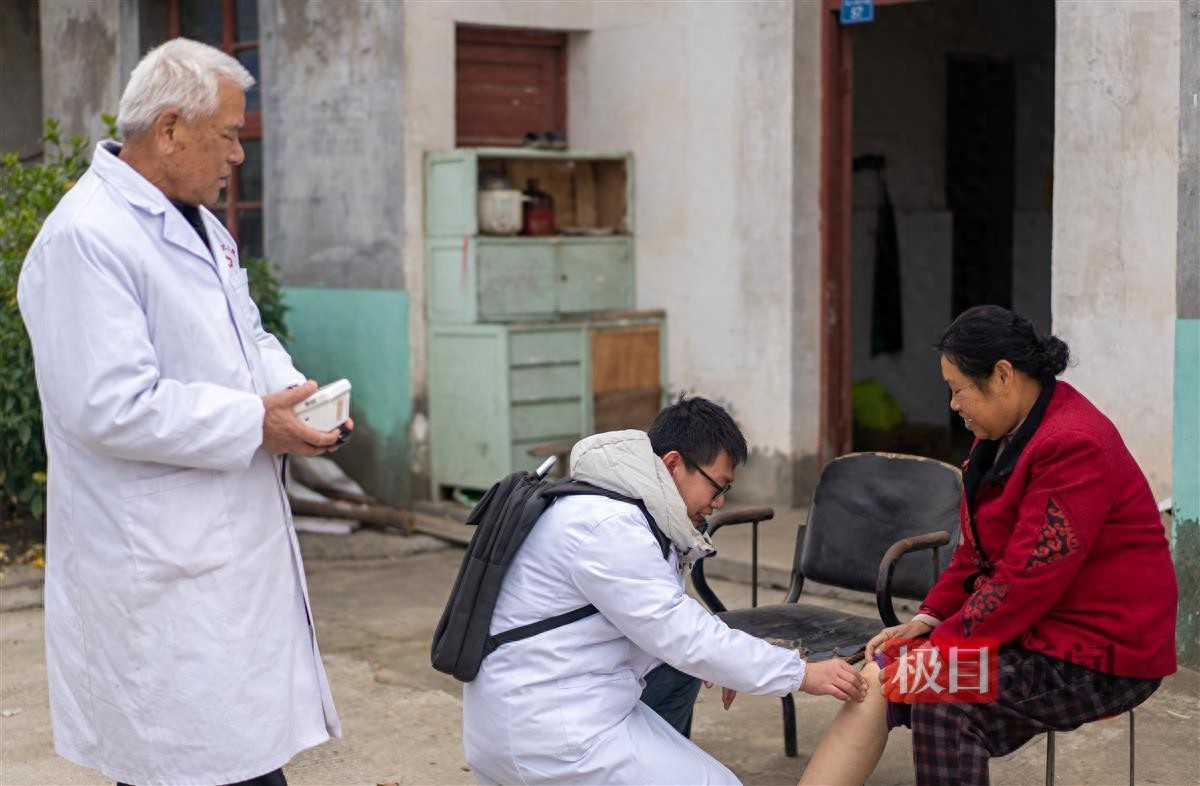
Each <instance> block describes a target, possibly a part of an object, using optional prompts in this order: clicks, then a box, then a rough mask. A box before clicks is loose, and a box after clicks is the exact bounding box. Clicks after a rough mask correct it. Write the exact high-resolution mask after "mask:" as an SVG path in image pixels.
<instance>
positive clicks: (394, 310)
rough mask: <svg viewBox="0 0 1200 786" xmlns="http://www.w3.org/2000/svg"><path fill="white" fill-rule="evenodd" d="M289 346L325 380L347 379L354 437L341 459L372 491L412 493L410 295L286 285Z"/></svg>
mask: <svg viewBox="0 0 1200 786" xmlns="http://www.w3.org/2000/svg"><path fill="white" fill-rule="evenodd" d="M283 296H284V302H285V303H286V304H287V306H288V309H289V310H288V313H287V317H286V320H287V327H288V332H290V333H291V334H292V337H293V338H292V340H291V341H289V342H288V351H289V352H291V354H292V358H293V360H294V361H295V363H296V368H298V369H300V370H301V371H302V372H304V373H305V374H307V375H308V376H309V377H310V378H311V379H315V380H317V382H319V383H321V384H325V383H327V382H332V381H333V380H335V379H339V378H341V377H345V378H346V379H349V380H350V384H351V385H352V386H353V390H352V392H351V395H350V414H351V417H353V418H354V427H355V428H354V437H353V438H352V439H351V441H350V444H348V445H346V446H345V447H344V448H342V449H340V450H339V451H338V452H337V453H336V454H334V457H335V458H336V460H337V462H338V464H339V465H341V467H342V468H343V469H344V470H345V471H346V472H347V473H348V474H349V475H350V476H351V477H353V478H354V479H355V480H357V481H358V482H359V483H360V484H361V485H362V486H363V488H365V489H366V490H367V492H368V493H370V494H373V495H375V496H376V497H378V498H379V499H380V500H382V501H384V502H388V503H391V504H395V505H403V504H407V503H408V502H409V501H410V500H411V498H412V478H411V469H410V468H411V461H410V460H409V444H408V438H409V437H408V434H409V431H408V427H409V421H410V420H411V419H412V397H411V393H410V391H411V386H410V384H409V348H408V292H406V291H404V290H397V289H307V288H298V287H285V288H284V290H283Z"/></svg>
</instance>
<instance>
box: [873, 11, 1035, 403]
mask: <svg viewBox="0 0 1200 786" xmlns="http://www.w3.org/2000/svg"><path fill="white" fill-rule="evenodd" d="M951 55H978V56H986V57H991V58H997V59H1003V60H1009V61H1012V62H1013V64H1014V67H1015V71H1016V110H1017V115H1016V139H1015V150H1014V163H1015V167H1014V172H1013V178H1014V186H1015V200H1014V201H1015V204H1014V213H1013V303H1012V307H1013V309H1014V310H1015V311H1017V312H1018V313H1021V314H1022V315H1024V316H1027V317H1029V318H1030V319H1031V320H1032V321H1033V322H1034V324H1035V325H1036V326H1037V327H1038V328H1039V329H1040V330H1042V331H1048V330H1049V328H1050V324H1049V323H1050V224H1051V216H1050V204H1049V190H1048V187H1047V186H1048V180H1049V178H1050V167H1051V163H1052V160H1053V142H1054V80H1053V73H1054V6H1053V4H1050V3H1046V2H1043V1H1042V0H1011V1H1010V0H983V1H982V2H972V3H963V2H959V1H958V0H930V1H929V2H921V3H913V4H911V5H902V6H896V7H883V8H879V9H878V10H877V11H876V19H875V22H873V23H870V24H864V25H860V26H859V27H857V28H856V29H855V31H854V140H853V144H854V155H855V156H860V155H867V154H876V155H883V156H884V157H885V158H886V161H887V172H886V174H887V180H888V188H889V193H890V194H891V198H892V202H893V204H894V205H895V206H896V211H897V212H896V224H897V234H898V235H899V240H900V263H901V273H900V284H901V289H902V297H901V303H902V310H903V327H904V349H903V350H902V351H900V352H896V353H889V354H884V355H877V356H875V357H872V356H871V352H870V347H871V313H872V291H873V278H872V277H873V271H874V258H875V227H876V208H877V206H878V205H879V203H880V199H881V191H880V189H879V186H878V182H877V176H876V174H875V173H874V172H869V171H863V172H860V173H858V174H856V175H855V176H854V198H853V199H854V206H855V217H854V227H853V236H852V244H853V245H852V252H851V253H852V256H853V266H854V281H853V293H854V323H853V324H854V379H855V380H859V379H863V378H867V377H873V378H875V379H876V380H878V381H879V382H880V383H881V384H882V385H883V386H884V387H885V388H886V389H887V390H888V391H889V392H890V393H891V394H892V396H893V397H894V398H895V399H896V400H897V402H898V403H899V404H900V406H901V407H902V408H903V410H904V413H905V416H906V418H907V420H908V422H910V423H925V424H934V425H938V426H944V425H946V423H947V422H948V409H947V396H946V386H945V384H944V383H943V382H942V378H941V374H940V372H939V371H938V367H937V358H936V355H935V354H934V353H933V352H932V350H931V345H932V344H933V343H934V342H935V341H936V340H937V338H938V337H939V336H940V335H941V333H942V331H943V330H944V329H945V327H946V325H947V324H949V322H950V320H951V319H952V318H953V317H954V314H953V313H951V312H952V306H951V298H952V263H951V253H952V245H953V216H952V214H951V213H950V212H948V206H947V201H946V177H945V170H946V124H947V116H946V80H947V58H948V57H949V56H951Z"/></svg>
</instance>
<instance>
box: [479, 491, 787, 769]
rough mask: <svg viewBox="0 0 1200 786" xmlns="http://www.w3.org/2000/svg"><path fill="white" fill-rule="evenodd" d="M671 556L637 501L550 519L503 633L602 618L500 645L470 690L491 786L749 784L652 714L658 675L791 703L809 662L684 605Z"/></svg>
mask: <svg viewBox="0 0 1200 786" xmlns="http://www.w3.org/2000/svg"><path fill="white" fill-rule="evenodd" d="M649 477H653V475H652V474H651V475H650V476H649ZM672 491H673V489H672ZM669 556H670V559H669V561H668V560H664V559H663V557H662V551H661V550H660V548H659V546H658V543H657V542H656V541H655V539H654V536H653V535H652V534H651V532H650V529H649V526H648V524H647V523H646V521H645V519H644V517H643V516H642V514H641V512H640V511H639V510H638V508H637V507H636V506H634V505H630V504H628V503H624V502H619V501H616V500H611V499H608V498H605V497H598V496H578V497H566V498H563V499H560V500H559V501H557V502H556V503H555V504H554V505H553V506H552V507H551V508H550V509H549V510H548V511H547V512H546V513H545V514H544V515H543V517H542V518H541V520H540V521H539V522H538V523H537V525H536V526H535V527H534V528H533V530H532V532H531V533H530V535H529V537H528V539H527V540H526V541H525V543H524V544H523V545H522V546H521V550H520V551H519V552H518V553H517V556H516V558H515V560H514V561H513V563H512V565H511V566H510V567H509V570H508V573H507V574H506V576H505V579H504V583H503V585H502V588H501V591H500V595H499V598H498V599H497V603H496V609H495V612H494V616H493V618H492V624H491V633H493V634H495V633H499V632H502V631H505V630H510V629H512V628H515V627H518V626H520V625H526V624H529V623H531V622H535V621H538V620H542V619H545V618H547V617H551V616H553V615H555V614H560V613H562V612H565V611H570V610H572V609H576V608H579V607H581V606H585V605H587V604H588V603H592V604H594V605H595V606H596V607H597V608H598V609H599V610H600V613H599V614H595V615H593V616H591V617H587V618H585V619H583V620H580V621H578V622H575V623H572V624H569V625H565V626H563V627H560V628H556V629H554V630H551V631H547V632H545V633H542V634H540V635H538V636H534V637H532V638H528V639H523V640H521V641H516V642H513V643H511V644H505V645H503V646H501V647H500V648H498V649H497V650H496V651H495V652H493V653H492V654H491V655H489V656H488V657H487V658H486V659H484V661H483V665H482V667H481V668H480V671H479V674H478V675H477V677H476V678H475V680H474V681H472V682H470V683H468V684H467V685H465V686H464V689H463V741H464V746H465V748H466V753H467V761H468V763H469V764H470V765H471V767H472V770H473V772H474V774H475V777H476V779H477V780H478V781H479V782H480V783H484V784H489V783H507V784H514V783H524V784H532V783H560V784H566V783H574V784H594V783H625V784H709V783H720V784H732V783H737V782H738V780H737V778H736V777H735V776H734V775H733V773H732V772H730V771H729V770H728V769H727V768H726V767H724V766H723V765H722V764H720V763H719V762H718V761H716V760H715V759H714V758H712V757H711V756H709V755H708V754H707V753H705V752H704V751H702V750H700V748H698V747H697V746H696V745H695V744H694V743H692V742H690V741H689V740H687V739H686V738H684V737H683V736H681V735H680V734H679V733H678V732H677V731H675V729H673V728H672V727H671V726H670V725H669V724H667V722H666V721H664V720H663V719H662V718H660V717H659V716H658V715H657V714H655V713H654V712H653V711H652V710H650V709H649V708H648V707H647V706H646V705H644V704H641V703H640V702H639V698H640V696H641V692H642V688H643V687H644V685H645V682H644V677H645V675H646V673H647V672H649V671H650V670H651V669H652V668H654V667H655V666H657V665H658V664H659V663H660V662H663V661H665V662H667V663H670V664H671V665H672V666H674V667H675V668H677V669H679V670H681V671H684V672H686V673H688V674H691V675H693V676H696V677H700V678H702V679H705V680H710V681H712V682H714V683H716V684H718V685H723V686H725V687H729V688H734V689H736V690H738V691H741V692H744V693H753V694H760V695H771V696H782V695H784V694H786V693H788V692H791V691H794V690H797V689H798V688H799V685H800V682H801V681H802V680H803V677H804V668H805V664H804V661H803V660H801V659H800V656H799V654H798V653H797V652H795V651H794V650H787V649H783V648H780V647H774V646H772V645H769V644H767V643H765V642H763V641H761V640H759V639H756V638H754V637H752V636H749V635H747V634H745V633H742V632H740V631H736V630H733V629H731V628H729V627H728V626H727V625H725V623H723V622H721V621H720V620H719V619H718V618H716V617H714V616H713V615H712V614H710V613H709V612H708V611H706V610H705V609H704V608H703V607H702V606H700V604H698V603H697V602H696V601H695V600H693V599H692V598H690V597H688V596H687V595H686V594H684V580H683V575H682V573H681V572H680V571H679V569H678V567H677V565H678V563H677V555H676V552H675V549H674V547H672V550H671V553H670V555H669Z"/></svg>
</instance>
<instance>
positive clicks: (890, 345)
mask: <svg viewBox="0 0 1200 786" xmlns="http://www.w3.org/2000/svg"><path fill="white" fill-rule="evenodd" d="M877 171H878V173H879V192H880V201H879V210H878V211H877V213H876V221H875V277H874V278H875V280H874V286H873V287H872V295H871V356H872V357H874V356H875V355H881V354H885V353H889V352H899V351H901V350H902V349H904V325H903V318H902V317H903V311H902V308H901V303H900V242H899V240H898V239H897V237H896V209H895V207H893V206H892V197H891V194H890V193H888V186H887V178H886V177H885V176H884V170H883V166H882V165H880V167H879V169H878V170H877Z"/></svg>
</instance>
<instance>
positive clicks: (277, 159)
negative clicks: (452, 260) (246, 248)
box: [259, 0, 420, 503]
mask: <svg viewBox="0 0 1200 786" xmlns="http://www.w3.org/2000/svg"><path fill="white" fill-rule="evenodd" d="M259 26H260V30H261V33H260V35H261V51H262V55H261V56H262V74H263V79H262V82H263V139H264V142H265V144H264V145H263V150H264V156H265V161H264V167H265V172H264V177H263V184H264V192H265V193H264V202H265V218H266V227H265V234H266V236H265V243H266V253H267V256H268V257H270V258H271V260H272V261H273V262H274V263H275V264H276V265H277V267H278V270H279V273H280V278H281V279H282V281H283V283H284V285H285V287H286V289H285V295H286V298H287V302H288V305H289V306H290V307H291V311H290V312H289V313H288V317H287V319H288V327H289V330H290V332H291V333H292V334H293V335H294V339H293V340H292V341H291V342H290V343H289V349H290V350H291V351H292V353H293V356H294V357H295V360H296V364H297V366H298V367H299V368H301V369H302V370H303V371H304V372H305V373H306V374H308V375H309V376H311V377H313V378H315V379H317V380H318V381H320V382H322V383H325V382H330V381H332V380H334V379H337V378H339V377H346V378H348V379H349V380H350V382H351V384H352V385H353V386H354V392H353V396H352V401H353V404H352V411H353V415H354V417H355V419H356V432H355V435H354V440H353V442H352V444H351V445H350V446H349V447H347V448H346V449H345V450H343V451H339V454H338V460H339V463H341V464H342V465H343V466H344V467H346V469H347V470H348V471H349V472H350V473H351V474H352V475H353V476H354V477H355V478H356V479H357V480H359V481H360V482H361V483H362V484H363V485H364V486H365V487H366V488H367V489H368V490H369V491H371V492H372V493H374V494H376V495H377V496H379V497H380V498H381V499H384V500H386V501H389V502H396V503H401V502H407V501H408V499H409V496H410V492H411V488H412V485H411V478H410V473H409V472H408V467H409V449H408V430H409V420H410V416H411V407H410V393H409V391H410V384H409V336H408V324H409V310H408V292H407V291H405V290H406V288H407V281H406V278H405V269H404V232H405V229H404V218H403V217H404V205H405V183H404V171H405V162H404V148H403V133H404V132H403V129H404V88H403V85H404V81H405V70H404V57H403V46H404V4H403V3H396V2H386V1H385V0H375V1H374V2H355V3H346V2H339V1H338V0H269V1H267V2H262V3H261V4H260V5H259ZM416 193H418V194H419V193H420V192H419V191H418V192H416ZM418 201H419V199H418Z"/></svg>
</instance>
